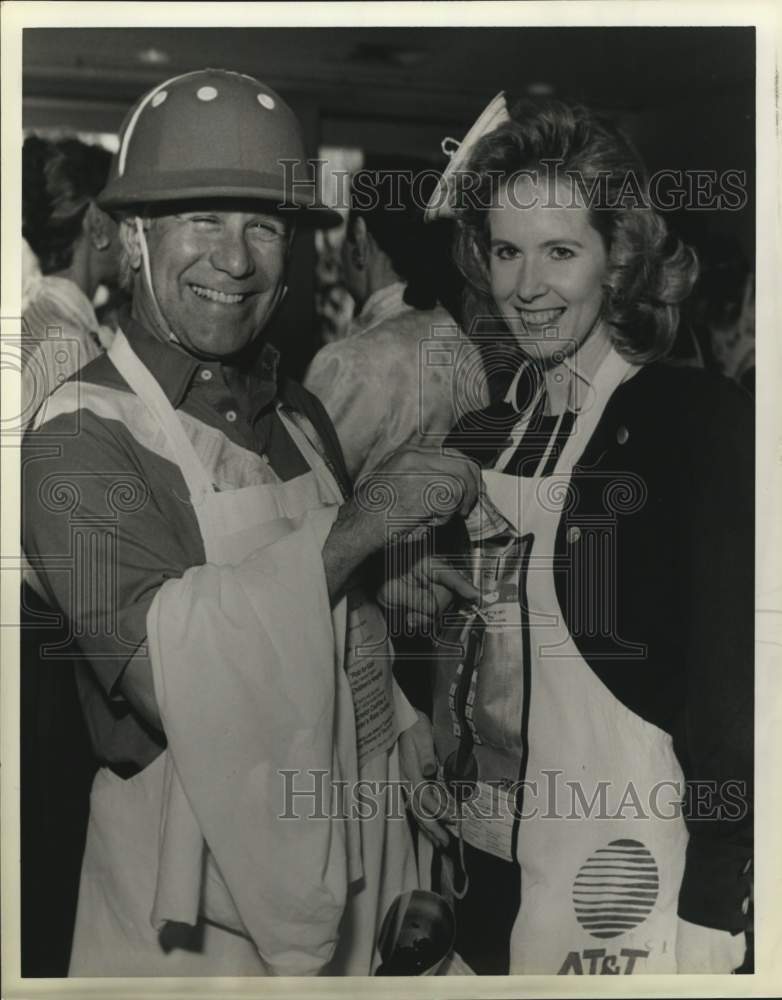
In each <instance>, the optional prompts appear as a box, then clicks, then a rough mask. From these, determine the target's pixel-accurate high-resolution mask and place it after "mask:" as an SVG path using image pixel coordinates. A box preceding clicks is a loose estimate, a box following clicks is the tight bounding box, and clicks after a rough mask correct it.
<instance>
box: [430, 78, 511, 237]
mask: <svg viewBox="0 0 782 1000" xmlns="http://www.w3.org/2000/svg"><path fill="white" fill-rule="evenodd" d="M507 121H510V115H509V114H508V105H507V104H506V101H505V91H504V90H501V91H500V92H499V94H497V96H496V97H495V98H493V100H492V101H491V102H490V103H489V104H488V105H487V106H486V107H485V108H484V109H483V111H482V112H481V113H480V115H479V116H478V118H477V120H476V121H475V124H474V125H473V126H472V128H471V129H470V130H469V132H468V133H467V135H466V136H465V137H464V139H462V141H461V142H457V141H456V140H455V139H451V138H445V139H443V141H442V144H441V148H442V151H443V152H444V153H445V155H446V156H449V157H450V158H451V162H450V163H449V164H448V166H447V167H446V168H445V170H444V171H443V174H442V176H441V177H440V179H439V181H438V183H437V187H436V188H435V189H434V191H433V192H432V196H431V198H430V199H429V202H428V204H427V206H426V210H425V211H424V222H434V220H435V219H452V218H453V217H454V215H455V214H456V212H455V207H454V199H455V195H456V184H455V181H456V176H457V174H458V171H459V170H461V169H462V168H463V167H464V165H465V164H466V163H467V161H468V159H469V157H470V154H471V153H472V151H473V148H474V146H475V144H476V143H477V141H478V140H479V139H481V138H482V137H483V136H484V135H487V134H488V133H489V132H493V131H494V129H495V128H497V127H498V126H499V125H502V124H503V123H504V122H507Z"/></svg>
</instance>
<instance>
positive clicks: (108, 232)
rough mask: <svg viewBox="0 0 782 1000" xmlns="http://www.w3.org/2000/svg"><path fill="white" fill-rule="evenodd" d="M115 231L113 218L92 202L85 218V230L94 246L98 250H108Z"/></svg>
mask: <svg viewBox="0 0 782 1000" xmlns="http://www.w3.org/2000/svg"><path fill="white" fill-rule="evenodd" d="M115 229H116V226H115V225H114V223H113V222H112V220H111V218H110V217H109V216H108V215H106V213H105V212H103V211H101V209H99V208H98V206H97V205H96V204H95V202H94V201H91V202H90V203H89V205H88V206H87V212H86V213H85V216H84V230H85V232H86V233H87V237H88V238H89V241H90V243H91V244H92V246H93V247H94V248H95V249H96V250H108V248H109V247H110V246H111V241H112V239H113V237H114V231H115Z"/></svg>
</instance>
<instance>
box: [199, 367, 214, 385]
mask: <svg viewBox="0 0 782 1000" xmlns="http://www.w3.org/2000/svg"><path fill="white" fill-rule="evenodd" d="M201 378H202V379H203V380H204V382H211V380H212V372H211V371H210V370H209V368H202V369H201Z"/></svg>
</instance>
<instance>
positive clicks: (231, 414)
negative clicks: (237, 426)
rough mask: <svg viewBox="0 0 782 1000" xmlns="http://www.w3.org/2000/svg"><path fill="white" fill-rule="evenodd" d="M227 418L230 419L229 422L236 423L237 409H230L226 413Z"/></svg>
mask: <svg viewBox="0 0 782 1000" xmlns="http://www.w3.org/2000/svg"><path fill="white" fill-rule="evenodd" d="M225 419H226V420H227V421H228V423H229V424H232V423H234V422H235V421H236V410H228V412H227V413H226V415H225Z"/></svg>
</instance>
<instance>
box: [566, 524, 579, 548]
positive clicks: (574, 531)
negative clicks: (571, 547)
mask: <svg viewBox="0 0 782 1000" xmlns="http://www.w3.org/2000/svg"><path fill="white" fill-rule="evenodd" d="M580 537H581V528H579V527H578V525H575V524H574V525H573V527H572V528H568V529H567V540H568V541H569V542H570V543H571V544H572V543H573V542H577V541H578V540H579V538H580Z"/></svg>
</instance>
